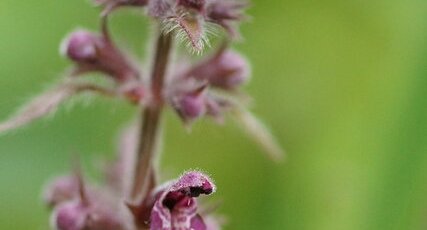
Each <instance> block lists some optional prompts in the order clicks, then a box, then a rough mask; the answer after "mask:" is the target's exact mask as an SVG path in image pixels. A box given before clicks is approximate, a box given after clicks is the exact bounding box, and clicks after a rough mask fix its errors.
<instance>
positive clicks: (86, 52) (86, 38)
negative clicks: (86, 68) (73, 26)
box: [64, 30, 102, 62]
mask: <svg viewBox="0 0 427 230" xmlns="http://www.w3.org/2000/svg"><path fill="white" fill-rule="evenodd" d="M100 45H102V39H101V38H99V37H98V36H96V35H95V34H93V33H90V32H88V31H84V30H79V31H76V32H74V33H73V35H72V36H70V38H69V40H68V41H67V44H66V45H65V46H64V49H65V50H64V53H65V54H66V55H67V56H68V57H69V58H70V59H71V60H73V61H76V62H91V61H92V62H93V61H95V60H96V55H97V54H96V53H97V51H96V50H97V47H99V46H100Z"/></svg>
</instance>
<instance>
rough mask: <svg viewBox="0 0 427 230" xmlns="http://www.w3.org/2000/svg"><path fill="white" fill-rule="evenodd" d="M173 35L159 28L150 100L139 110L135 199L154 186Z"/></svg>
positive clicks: (148, 191)
mask: <svg viewBox="0 0 427 230" xmlns="http://www.w3.org/2000/svg"><path fill="white" fill-rule="evenodd" d="M172 40H173V39H172V36H171V35H170V34H164V33H161V32H159V35H158V39H157V45H156V50H155V53H154V55H155V57H154V63H153V67H152V68H153V69H152V73H151V92H152V97H153V100H152V103H151V104H150V105H148V106H147V107H146V108H145V109H144V110H143V111H142V116H143V117H142V123H141V129H140V139H139V146H138V153H137V159H136V161H135V163H136V164H135V170H134V178H133V187H132V190H131V199H132V200H134V201H138V200H140V199H143V197H144V196H145V195H146V194H149V193H150V191H151V190H152V189H153V188H154V187H155V186H156V181H155V175H154V170H155V169H154V158H155V156H156V152H157V146H158V144H159V143H158V142H159V139H161V137H160V135H161V131H160V129H161V115H162V110H163V105H164V99H163V84H164V80H165V75H166V71H167V67H168V62H169V56H170V53H171V48H172Z"/></svg>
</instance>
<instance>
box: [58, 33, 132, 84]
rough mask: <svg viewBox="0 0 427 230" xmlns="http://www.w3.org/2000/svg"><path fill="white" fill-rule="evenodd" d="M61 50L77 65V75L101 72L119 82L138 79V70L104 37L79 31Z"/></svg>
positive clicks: (64, 43) (66, 41) (71, 36)
mask: <svg viewBox="0 0 427 230" xmlns="http://www.w3.org/2000/svg"><path fill="white" fill-rule="evenodd" d="M61 50H62V53H63V54H64V55H65V56H67V57H68V58H70V59H71V60H72V61H74V62H75V63H76V65H77V66H76V70H75V72H74V74H76V75H79V74H83V73H86V72H90V71H99V72H102V73H104V74H107V75H109V76H111V77H113V78H114V79H115V80H116V81H118V82H126V81H128V80H135V79H138V75H139V73H138V70H137V68H135V67H134V66H133V64H132V63H131V62H130V61H129V60H128V59H127V58H126V57H125V55H123V54H122V52H121V51H120V50H119V49H117V48H116V47H115V46H114V44H113V43H112V41H111V40H110V39H108V38H106V37H105V36H104V35H100V34H95V33H92V32H88V31H85V30H77V31H75V32H73V33H71V35H69V37H68V38H67V39H65V41H64V42H63V43H62V46H61Z"/></svg>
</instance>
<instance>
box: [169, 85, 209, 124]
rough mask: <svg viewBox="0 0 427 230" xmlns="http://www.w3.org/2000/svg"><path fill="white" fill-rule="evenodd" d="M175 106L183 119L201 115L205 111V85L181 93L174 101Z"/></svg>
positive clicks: (187, 119) (193, 118)
mask: <svg viewBox="0 0 427 230" xmlns="http://www.w3.org/2000/svg"><path fill="white" fill-rule="evenodd" d="M175 107H176V109H177V111H178V113H179V115H180V116H181V118H182V119H183V120H184V121H191V120H195V119H197V118H199V117H201V116H203V115H204V114H205V113H206V93H205V87H202V88H199V89H197V90H195V91H192V92H189V93H186V94H184V95H182V96H181V97H180V98H178V99H177V101H176V102H175Z"/></svg>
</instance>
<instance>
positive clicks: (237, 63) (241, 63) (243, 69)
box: [189, 49, 250, 89]
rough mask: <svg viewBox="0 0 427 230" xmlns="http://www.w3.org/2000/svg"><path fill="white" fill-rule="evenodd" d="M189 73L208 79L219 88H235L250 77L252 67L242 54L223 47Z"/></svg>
mask: <svg viewBox="0 0 427 230" xmlns="http://www.w3.org/2000/svg"><path fill="white" fill-rule="evenodd" d="M189 75H191V76H193V77H195V78H198V79H202V80H208V81H209V83H210V84H212V85H213V86H216V87H219V88H224V89H234V88H236V87H238V86H240V85H242V84H243V83H245V82H246V81H247V80H248V79H249V76H250V67H249V64H248V63H247V61H246V60H245V58H243V57H242V56H241V55H240V54H238V53H236V52H234V51H231V50H225V49H221V50H220V52H219V53H218V54H217V55H215V56H214V57H212V58H210V59H208V60H207V61H205V62H203V63H201V64H200V65H198V66H196V67H195V68H194V69H193V70H192V71H190V73H189Z"/></svg>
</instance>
